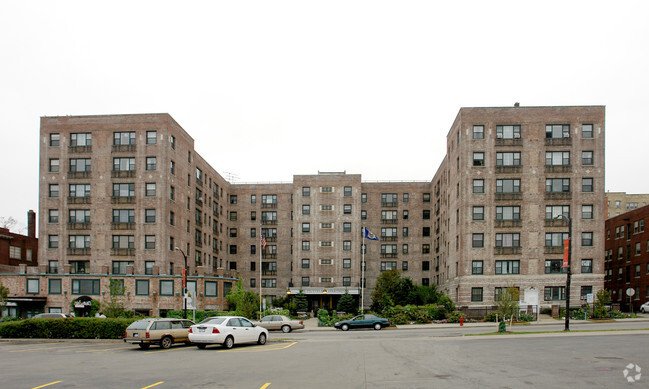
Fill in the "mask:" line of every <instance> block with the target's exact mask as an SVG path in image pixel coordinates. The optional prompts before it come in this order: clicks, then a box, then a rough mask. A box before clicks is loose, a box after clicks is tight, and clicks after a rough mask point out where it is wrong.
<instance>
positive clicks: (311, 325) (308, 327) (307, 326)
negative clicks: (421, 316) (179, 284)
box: [304, 315, 649, 331]
mask: <svg viewBox="0 0 649 389" xmlns="http://www.w3.org/2000/svg"><path fill="white" fill-rule="evenodd" d="M610 321H615V322H622V323H625V322H648V323H649V317H642V318H637V319H617V320H610ZM602 322H604V321H596V320H595V321H593V320H575V319H570V323H572V324H597V323H602ZM563 323H564V321H563V319H553V318H552V317H550V316H549V315H541V317H540V318H539V321H533V322H530V324H514V326H538V325H552V324H557V325H561V324H563ZM497 326H498V324H497V323H494V322H477V323H467V322H465V323H464V326H463V327H494V328H497ZM460 327H461V326H460V323H443V324H436V323H426V324H399V325H397V326H394V327H390V328H391V329H397V330H416V329H436V328H460ZM304 331H336V329H335V328H333V327H318V319H317V318H311V319H307V320H304Z"/></svg>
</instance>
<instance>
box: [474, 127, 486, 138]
mask: <svg viewBox="0 0 649 389" xmlns="http://www.w3.org/2000/svg"><path fill="white" fill-rule="evenodd" d="M473 139H484V126H480V125H476V126H473Z"/></svg>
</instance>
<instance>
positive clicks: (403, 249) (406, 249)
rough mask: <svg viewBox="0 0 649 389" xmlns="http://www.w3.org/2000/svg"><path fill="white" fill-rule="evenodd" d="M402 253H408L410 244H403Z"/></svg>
mask: <svg viewBox="0 0 649 389" xmlns="http://www.w3.org/2000/svg"><path fill="white" fill-rule="evenodd" d="M401 253H402V254H408V244H402V245H401Z"/></svg>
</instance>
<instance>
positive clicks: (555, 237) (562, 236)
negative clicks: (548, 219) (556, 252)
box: [545, 232, 568, 247]
mask: <svg viewBox="0 0 649 389" xmlns="http://www.w3.org/2000/svg"><path fill="white" fill-rule="evenodd" d="M566 239H568V233H567V232H546V233H545V247H563V241H564V240H566Z"/></svg>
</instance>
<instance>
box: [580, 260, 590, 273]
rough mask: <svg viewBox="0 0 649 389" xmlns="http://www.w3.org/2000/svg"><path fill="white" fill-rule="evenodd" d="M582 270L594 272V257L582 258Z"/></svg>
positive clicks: (583, 271)
mask: <svg viewBox="0 0 649 389" xmlns="http://www.w3.org/2000/svg"><path fill="white" fill-rule="evenodd" d="M581 272H582V273H592V272H593V260H592V259H582V260H581Z"/></svg>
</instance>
